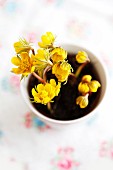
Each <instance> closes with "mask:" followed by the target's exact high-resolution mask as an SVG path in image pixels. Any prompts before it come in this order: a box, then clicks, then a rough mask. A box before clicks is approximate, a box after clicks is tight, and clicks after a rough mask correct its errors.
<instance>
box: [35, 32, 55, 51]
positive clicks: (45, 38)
mask: <svg viewBox="0 0 113 170" xmlns="http://www.w3.org/2000/svg"><path fill="white" fill-rule="evenodd" d="M41 40H42V42H39V43H38V45H39V46H40V47H41V48H49V47H52V46H53V43H54V41H55V36H54V35H53V34H52V33H51V32H46V34H45V35H42V37H41Z"/></svg>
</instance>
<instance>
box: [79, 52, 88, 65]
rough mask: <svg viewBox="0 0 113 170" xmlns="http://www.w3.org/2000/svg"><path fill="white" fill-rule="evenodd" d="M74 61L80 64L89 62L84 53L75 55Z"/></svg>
mask: <svg viewBox="0 0 113 170" xmlns="http://www.w3.org/2000/svg"><path fill="white" fill-rule="evenodd" d="M76 61H77V62H78V63H80V64H82V63H85V62H86V61H89V58H88V55H87V53H86V52H85V51H79V52H78V54H77V55H76Z"/></svg>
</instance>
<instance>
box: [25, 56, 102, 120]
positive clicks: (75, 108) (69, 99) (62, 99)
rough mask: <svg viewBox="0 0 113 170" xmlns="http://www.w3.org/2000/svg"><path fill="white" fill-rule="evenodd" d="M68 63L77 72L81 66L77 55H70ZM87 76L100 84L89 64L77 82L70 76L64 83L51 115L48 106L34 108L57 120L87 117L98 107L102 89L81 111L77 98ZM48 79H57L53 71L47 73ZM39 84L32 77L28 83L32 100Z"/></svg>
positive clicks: (39, 105) (52, 105) (35, 104)
mask: <svg viewBox="0 0 113 170" xmlns="http://www.w3.org/2000/svg"><path fill="white" fill-rule="evenodd" d="M68 62H69V63H70V64H71V66H72V68H73V70H76V69H77V67H78V66H79V64H78V63H76V62H75V54H72V53H71V54H70V53H69V54H68ZM85 74H90V75H91V76H92V79H93V80H98V81H99V82H100V80H99V77H98V74H97V72H96V70H95V68H94V67H93V65H92V64H91V63H88V64H87V65H86V66H85V68H84V69H83V70H82V72H81V74H80V76H79V78H78V79H77V80H75V78H74V77H73V76H69V79H68V82H67V83H66V84H65V85H64V83H62V88H61V90H60V93H59V95H58V96H57V97H55V98H54V102H53V103H51V107H52V112H51V113H50V112H49V111H48V109H47V106H46V105H42V104H37V103H33V105H34V107H35V108H36V109H37V110H38V111H39V112H41V113H42V114H43V115H45V116H47V117H49V118H52V119H57V120H73V119H77V118H80V117H83V116H85V115H87V114H88V113H89V112H90V111H91V110H93V109H94V108H95V107H96V105H97V103H98V100H99V97H100V91H101V88H99V89H98V91H97V92H96V93H92V94H91V95H90V96H89V105H88V106H87V107H86V108H84V109H80V107H79V105H76V98H77V97H78V96H79V95H80V94H79V92H78V90H77V88H78V84H79V82H80V81H81V77H82V76H83V75H85ZM47 77H48V79H51V78H55V76H54V75H52V74H51V71H49V72H48V73H47ZM38 83H39V82H38V80H37V79H36V78H35V77H34V76H32V75H31V77H30V79H29V83H28V92H29V96H30V97H31V98H32V97H33V96H32V94H31V89H32V88H34V86H35V85H37V84H38ZM100 83H101V82H100Z"/></svg>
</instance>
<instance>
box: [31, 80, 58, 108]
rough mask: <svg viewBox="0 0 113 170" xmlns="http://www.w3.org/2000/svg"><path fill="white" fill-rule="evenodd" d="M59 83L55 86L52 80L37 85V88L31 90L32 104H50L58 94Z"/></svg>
mask: <svg viewBox="0 0 113 170" xmlns="http://www.w3.org/2000/svg"><path fill="white" fill-rule="evenodd" d="M60 87H61V83H59V82H58V84H56V82H55V80H54V79H50V83H46V84H38V85H37V87H35V88H33V89H32V95H33V97H34V102H36V103H41V104H45V105H46V104H47V103H48V102H52V99H53V98H54V97H55V96H58V94H59V92H60Z"/></svg>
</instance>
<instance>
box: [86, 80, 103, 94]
mask: <svg viewBox="0 0 113 170" xmlns="http://www.w3.org/2000/svg"><path fill="white" fill-rule="evenodd" d="M100 86H101V84H100V83H99V82H98V81H97V80H92V81H91V82H90V83H89V89H90V92H97V90H98V88H99V87H100Z"/></svg>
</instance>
